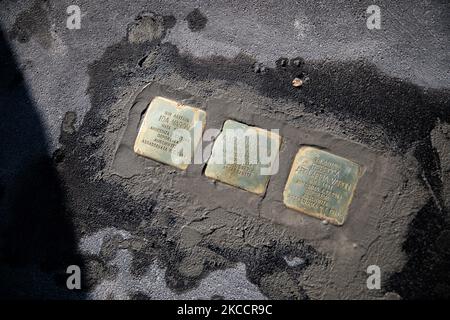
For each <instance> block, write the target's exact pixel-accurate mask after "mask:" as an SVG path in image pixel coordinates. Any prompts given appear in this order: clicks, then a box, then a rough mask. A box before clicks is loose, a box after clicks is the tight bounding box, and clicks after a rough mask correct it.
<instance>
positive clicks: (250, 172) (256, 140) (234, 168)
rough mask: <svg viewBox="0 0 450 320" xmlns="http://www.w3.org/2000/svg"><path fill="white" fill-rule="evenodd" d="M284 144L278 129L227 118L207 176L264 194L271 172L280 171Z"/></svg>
mask: <svg viewBox="0 0 450 320" xmlns="http://www.w3.org/2000/svg"><path fill="white" fill-rule="evenodd" d="M280 143H281V137H280V136H279V135H278V133H276V132H273V131H268V130H264V129H260V128H257V127H252V126H248V125H246V124H243V123H240V122H237V121H233V120H227V121H225V123H224V125H223V128H222V132H221V133H220V134H219V136H218V137H217V139H216V141H215V142H214V146H213V149H212V153H211V157H210V158H209V160H208V165H207V167H206V170H205V175H206V176H207V177H209V178H212V179H215V180H219V181H221V182H224V183H227V184H230V185H232V186H235V187H238V188H241V189H244V190H247V191H250V192H253V193H256V194H263V193H264V192H265V191H266V187H267V184H268V182H269V177H270V175H272V174H275V173H276V171H278V153H279V149H280Z"/></svg>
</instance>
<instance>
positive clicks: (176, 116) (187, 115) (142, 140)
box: [134, 97, 206, 170]
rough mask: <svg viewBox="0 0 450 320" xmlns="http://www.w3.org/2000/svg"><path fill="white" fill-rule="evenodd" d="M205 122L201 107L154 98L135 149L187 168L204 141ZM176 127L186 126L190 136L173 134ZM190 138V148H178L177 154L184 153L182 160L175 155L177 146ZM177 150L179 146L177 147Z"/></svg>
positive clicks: (137, 151) (162, 160)
mask: <svg viewBox="0 0 450 320" xmlns="http://www.w3.org/2000/svg"><path fill="white" fill-rule="evenodd" d="M205 121H206V113H205V111H203V110H201V109H198V108H193V107H190V106H186V105H182V104H180V103H178V102H176V101H173V100H169V99H166V98H163V97H155V98H154V99H153V100H152V102H151V103H150V105H149V107H148V109H147V111H146V113H145V116H144V120H143V121H142V124H141V127H140V129H139V133H138V135H137V137H136V141H135V144H134V152H136V153H137V154H139V155H142V156H145V157H148V158H151V159H153V160H156V161H159V162H162V163H165V164H168V165H171V166H174V167H177V168H179V169H182V170H185V169H186V168H187V167H188V165H189V164H190V163H191V161H192V155H193V153H194V152H195V149H196V148H197V146H198V144H199V143H200V141H201V137H202V132H203V128H204V127H205ZM176 129H183V130H184V132H186V133H187V134H186V136H187V137H188V138H190V139H184V138H181V137H177V136H174V135H173V134H174V131H175V130H176ZM183 139H184V140H183ZM188 140H190V141H189V143H188V145H189V148H186V149H183V150H182V151H181V152H178V151H177V152H178V153H177V155H179V156H180V157H181V156H183V160H181V161H180V160H179V159H176V158H175V157H174V156H173V151H174V148H176V146H177V145H178V146H179V143H180V142H181V141H188ZM181 149H182V148H181ZM175 150H180V148H178V147H177V149H175ZM186 150H188V151H186ZM183 151H185V154H183Z"/></svg>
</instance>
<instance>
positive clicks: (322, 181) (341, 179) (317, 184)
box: [283, 147, 361, 225]
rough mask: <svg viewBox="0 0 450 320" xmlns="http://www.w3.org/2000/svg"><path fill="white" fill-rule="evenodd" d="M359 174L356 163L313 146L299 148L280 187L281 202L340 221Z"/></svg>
mask: <svg viewBox="0 0 450 320" xmlns="http://www.w3.org/2000/svg"><path fill="white" fill-rule="evenodd" d="M360 175H361V167H360V166H359V165H358V164H357V163H354V162H352V161H350V160H347V159H345V158H342V157H339V156H337V155H334V154H332V153H329V152H326V151H322V150H320V149H317V148H313V147H303V148H300V150H299V151H298V153H297V155H296V156H295V160H294V163H293V164H292V168H291V172H290V174H289V178H288V180H287V183H286V186H285V189H284V193H283V198H284V204H285V205H286V206H288V207H289V208H291V209H294V210H298V211H300V212H303V213H306V214H308V215H311V216H313V217H316V218H319V219H322V220H327V221H329V222H330V223H333V224H335V225H342V224H343V223H344V221H345V218H346V216H347V212H348V208H349V206H350V202H351V201H352V197H353V193H354V191H355V188H356V184H357V182H358V179H359V177H360Z"/></svg>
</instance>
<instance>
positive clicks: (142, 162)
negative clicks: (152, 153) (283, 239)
mask: <svg viewBox="0 0 450 320" xmlns="http://www.w3.org/2000/svg"><path fill="white" fill-rule="evenodd" d="M243 92H244V93H243V94H245V92H246V91H245V90H244V91H243ZM156 95H162V96H166V97H168V98H170V99H174V100H178V101H181V102H183V103H186V104H187V103H188V104H190V105H193V106H195V107H199V108H202V109H204V110H205V111H206V112H207V124H206V129H208V128H221V126H222V124H223V122H224V121H225V120H227V119H230V118H231V119H234V120H236V121H241V122H244V123H247V124H249V125H254V126H258V127H261V128H266V129H272V128H273V129H280V135H281V136H282V141H283V142H282V146H281V150H280V170H279V172H278V174H276V175H274V176H272V177H271V179H270V181H269V185H268V189H267V192H266V194H265V195H263V196H262V197H261V196H258V195H254V194H251V193H248V192H246V191H244V190H240V189H238V188H235V187H232V186H228V185H225V184H222V183H220V182H215V181H213V180H211V179H208V178H207V177H205V176H204V175H203V174H202V172H203V169H204V166H205V165H196V164H192V165H190V166H189V167H188V169H187V170H186V172H182V171H178V170H174V169H173V168H171V167H168V166H165V165H163V164H160V163H158V162H155V161H153V160H150V159H146V158H143V157H140V156H137V155H136V154H135V153H134V152H133V148H132V146H133V144H134V140H135V137H136V134H137V130H138V128H139V122H140V119H141V115H142V114H143V112H144V111H145V109H146V108H147V106H148V104H149V102H150V101H151V99H152V97H154V96H156ZM251 97H252V94H251V92H250V91H249V92H248V99H247V100H246V101H245V103H242V101H240V100H239V99H236V98H232V97H230V95H228V94H226V93H223V92H220V93H219V94H217V95H212V97H209V98H207V99H204V98H201V97H198V96H195V95H193V94H190V93H189V92H187V91H183V90H180V89H174V88H172V87H171V86H167V85H162V84H158V83H150V84H149V85H147V86H146V87H145V88H144V89H143V90H142V91H140V92H138V94H137V95H136V96H135V98H134V101H132V102H130V103H128V106H123V107H124V111H125V112H128V117H127V125H126V126H125V127H124V128H123V131H122V135H121V138H119V141H118V142H117V147H116V152H115V156H114V161H113V164H112V167H111V169H112V172H113V173H114V174H115V175H118V176H120V177H122V178H124V179H132V180H133V181H134V182H133V183H134V184H137V185H135V187H137V188H139V187H138V186H139V184H142V185H144V184H147V183H149V182H150V181H152V182H150V183H154V184H155V185H157V186H160V187H162V188H163V189H164V190H166V191H165V192H166V197H167V196H169V194H170V193H173V194H174V195H175V194H176V195H178V196H177V198H178V199H181V198H182V199H184V200H182V201H181V203H177V204H176V207H177V209H176V211H177V212H178V214H179V215H180V217H183V218H185V219H187V220H188V221H191V223H190V224H189V229H186V228H185V229H184V230H185V232H183V231H182V232H181V234H182V237H181V239H180V240H181V244H180V245H181V246H187V247H191V246H193V245H194V246H195V245H197V244H200V245H201V244H202V243H206V242H205V241H206V239H208V240H207V241H208V242H211V241H212V242H214V241H215V240H214V237H215V236H217V235H220V234H221V233H220V231H221V229H222V228H225V230H226V229H227V228H234V227H233V226H234V225H235V224H234V223H233V222H231V220H230V217H232V216H233V215H239V216H242V217H244V218H249V217H254V218H252V219H257V220H260V223H262V224H266V225H270V224H272V223H274V224H275V225H282V226H284V228H288V229H289V230H290V231H289V232H292V233H294V234H296V235H298V236H299V237H301V239H304V240H306V241H307V243H311V244H314V247H315V248H317V249H318V250H319V252H321V253H323V254H325V255H326V256H329V257H333V264H332V265H333V267H332V270H333V272H331V270H330V269H328V268H327V270H329V271H328V272H331V273H330V274H329V275H328V276H329V277H332V274H335V273H334V272H337V274H339V276H337V277H336V278H335V279H333V280H331V279H329V280H328V281H329V282H331V283H335V285H336V286H337V287H342V286H343V287H345V286H347V285H348V284H349V283H350V282H351V281H354V277H355V276H356V275H358V274H360V275H361V277H362V278H364V277H363V273H362V271H363V270H365V268H366V267H367V265H366V266H365V264H366V263H369V264H370V263H372V262H371V261H366V259H367V256H368V252H369V251H371V250H375V251H378V250H386V246H388V245H389V243H388V242H386V241H388V240H393V239H392V237H390V236H388V235H389V234H391V235H393V234H395V235H396V236H395V237H396V240H395V242H397V243H399V241H400V240H399V239H401V233H402V232H404V231H402V230H404V229H403V228H401V229H398V228H397V226H398V224H391V225H389V224H386V219H389V216H390V215H392V214H394V215H396V216H397V218H396V219H397V220H398V221H402V223H405V222H406V221H407V220H408V218H407V217H408V215H407V214H406V212H409V210H410V209H411V206H413V207H414V206H415V204H414V202H412V201H410V200H406V199H398V198H396V196H395V192H398V191H394V190H401V189H404V188H405V186H404V185H403V186H402V182H401V181H402V179H401V178H399V177H401V176H403V174H404V172H403V171H402V169H401V168H402V167H403V164H402V161H404V160H400V159H399V158H398V157H396V156H393V155H390V154H388V153H382V152H380V151H378V150H376V149H373V148H370V147H367V146H364V145H362V144H360V143H356V142H352V141H350V140H346V139H344V138H342V137H339V136H337V135H334V134H331V133H328V132H324V131H319V130H317V129H311V128H307V127H295V126H293V125H291V124H289V123H288V122H286V121H282V120H280V119H276V118H271V117H266V116H262V113H263V110H262V108H261V106H258V105H257V104H256V103H254V102H251V99H252V98H251ZM263 109H264V108H263ZM305 145H308V146H315V147H318V148H321V149H323V150H326V151H329V152H332V153H335V154H337V155H340V156H343V157H346V158H348V159H350V160H352V161H354V162H356V163H358V164H360V165H361V166H362V167H363V169H364V174H363V175H362V177H361V178H360V181H359V182H358V185H357V188H356V192H355V196H354V199H353V201H352V204H351V206H350V209H349V214H348V220H347V221H346V223H345V224H344V226H342V227H336V226H332V225H326V224H323V223H322V222H321V221H320V220H317V219H315V218H312V217H309V216H307V215H303V214H301V213H299V212H296V211H293V210H291V209H288V208H287V207H285V206H284V204H283V201H282V191H283V188H284V184H285V182H286V179H287V176H288V174H289V171H290V168H291V164H292V161H293V158H294V156H295V153H296V152H297V150H298V148H300V147H301V146H305ZM394 177H396V178H394ZM411 187H412V188H417V187H414V186H413V185H412V186H410V187H407V188H411ZM393 192H394V194H393ZM400 192H401V191H400ZM175 201H179V200H175ZM185 201H186V203H189V204H190V205H189V207H191V208H198V209H199V210H192V209H191V208H189V207H185V206H183V203H185ZM392 201H393V202H394V203H392ZM404 201H407V203H406V204H405V202H404ZM421 201H423V200H421V198H420V197H419V198H418V199H417V203H421ZM164 202H165V203H172V204H175V203H174V202H171V200H170V196H169V197H168V198H166V199H165V200H164ZM390 202H391V205H392V207H391V208H389V209H388V210H380V208H382V207H383V206H386V205H387V204H389V203H390ZM401 206H403V208H402V207H401ZM396 211H397V212H396ZM402 212H404V213H402ZM230 215H231V216H230ZM402 215H404V217H403V218H401V216H402ZM380 225H383V226H384V229H383V230H380ZM237 229H240V228H237ZM187 231H189V232H187ZM238 232H243V233H244V236H245V233H246V231H245V228H244V230H242V231H239V230H238ZM210 234H211V235H214V237H213V238H211V237H210ZM247 237H248V239H249V240H250V239H251V237H252V236H251V233H248V235H247ZM380 237H386V241H381V245H380V246H379V247H377V248H374V247H373V244H374V242H377V241H379V240H380ZM269 238H270V237H269ZM267 240H268V239H267ZM250 241H251V242H253V243H255V244H256V243H259V244H260V243H261V242H259V241H261V240H258V239H257V238H254V239H251V240H250ZM183 243H184V244H183ZM262 243H264V240H263V242H262ZM391 251H392V252H391V253H390V254H388V255H386V256H385V257H384V258H383V259H382V260H378V261H376V262H377V263H379V264H382V265H383V267H384V270H386V271H387V272H389V270H397V268H398V266H399V265H400V264H401V261H402V259H401V257H402V255H401V252H400V246H397V247H395V248H391ZM373 254H375V255H377V254H376V253H373V252H372V253H371V255H370V256H372V257H373ZM300 259H302V258H301V257H300ZM286 263H287V264H288V265H290V266H291V263H289V262H288V261H286ZM182 264H183V263H182ZM296 265H298V264H295V263H294V264H293V265H292V266H291V267H295V266H296ZM316 267H318V268H319V269H320V271H319V270H318V269H316ZM316 267H315V266H312V267H311V268H308V269H307V270H308V271H307V274H309V277H310V278H309V279H308V280H305V281H306V283H309V282H310V281H311V279H312V278H314V281H318V279H317V277H319V278H320V279H324V277H325V278H327V277H328V276H325V274H324V272H325V270H324V269H323V267H324V266H323V265H321V266H320V265H318V266H316ZM182 268H185V267H182ZM314 270H315V271H314ZM188 272H193V273H197V272H196V271H195V270H190V271H188ZM311 272H313V273H314V272H317V273H316V274H313V275H312V274H311ZM191 275H192V273H191ZM279 276H281V275H279ZM276 277H278V276H276ZM351 279H353V280H351ZM261 281H262V280H261ZM264 281H268V282H267V284H268V283H271V282H270V281H272V280H270V281H269V278H267V279H266V280H264ZM273 281H276V280H273ZM264 283H266V282H264ZM262 285H263V284H262ZM353 285H354V286H358V282H356V283H355V282H353ZM363 285H364V282H363V280H361V283H360V288H359V289H357V292H360V293H361V290H362V289H361V287H363ZM312 292H314V291H312ZM321 292H323V291H321ZM336 293H337V292H335V291H333V290H329V291H328V294H329V295H330V296H332V297H335V295H336ZM279 294H281V296H282V295H283V294H282V293H279ZM321 294H322V293H321Z"/></svg>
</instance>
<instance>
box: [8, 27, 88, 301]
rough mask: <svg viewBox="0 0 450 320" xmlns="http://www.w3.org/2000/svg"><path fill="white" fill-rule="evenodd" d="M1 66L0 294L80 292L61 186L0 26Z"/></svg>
mask: <svg viewBox="0 0 450 320" xmlns="http://www.w3.org/2000/svg"><path fill="white" fill-rule="evenodd" d="M0 70H1V77H0V110H1V113H0V146H1V148H0V298H3V299H20V298H27V299H29V298H31V299H35V298H36V299H72V298H73V299H78V298H83V297H84V295H83V293H82V292H80V291H77V290H68V289H67V287H66V280H67V277H68V275H67V274H66V269H67V267H68V266H69V265H74V264H75V265H78V266H80V268H81V270H83V266H82V261H81V256H80V255H78V253H77V250H76V239H75V236H74V229H73V226H72V223H71V220H70V213H69V212H67V210H66V208H65V206H64V202H65V199H64V189H63V187H62V185H61V182H60V179H59V177H58V173H57V171H56V169H55V166H54V161H53V159H52V157H51V156H50V154H49V150H48V146H47V141H46V136H45V132H44V128H43V126H42V123H41V120H40V119H39V115H38V113H37V112H36V108H35V106H34V105H33V101H32V98H31V97H30V94H29V92H28V89H27V85H26V83H25V81H24V77H23V75H22V72H21V70H20V69H19V67H18V65H17V63H16V61H15V58H14V55H13V53H12V50H11V48H10V47H9V45H8V39H7V38H6V36H5V34H4V33H3V30H2V29H1V28H0Z"/></svg>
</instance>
